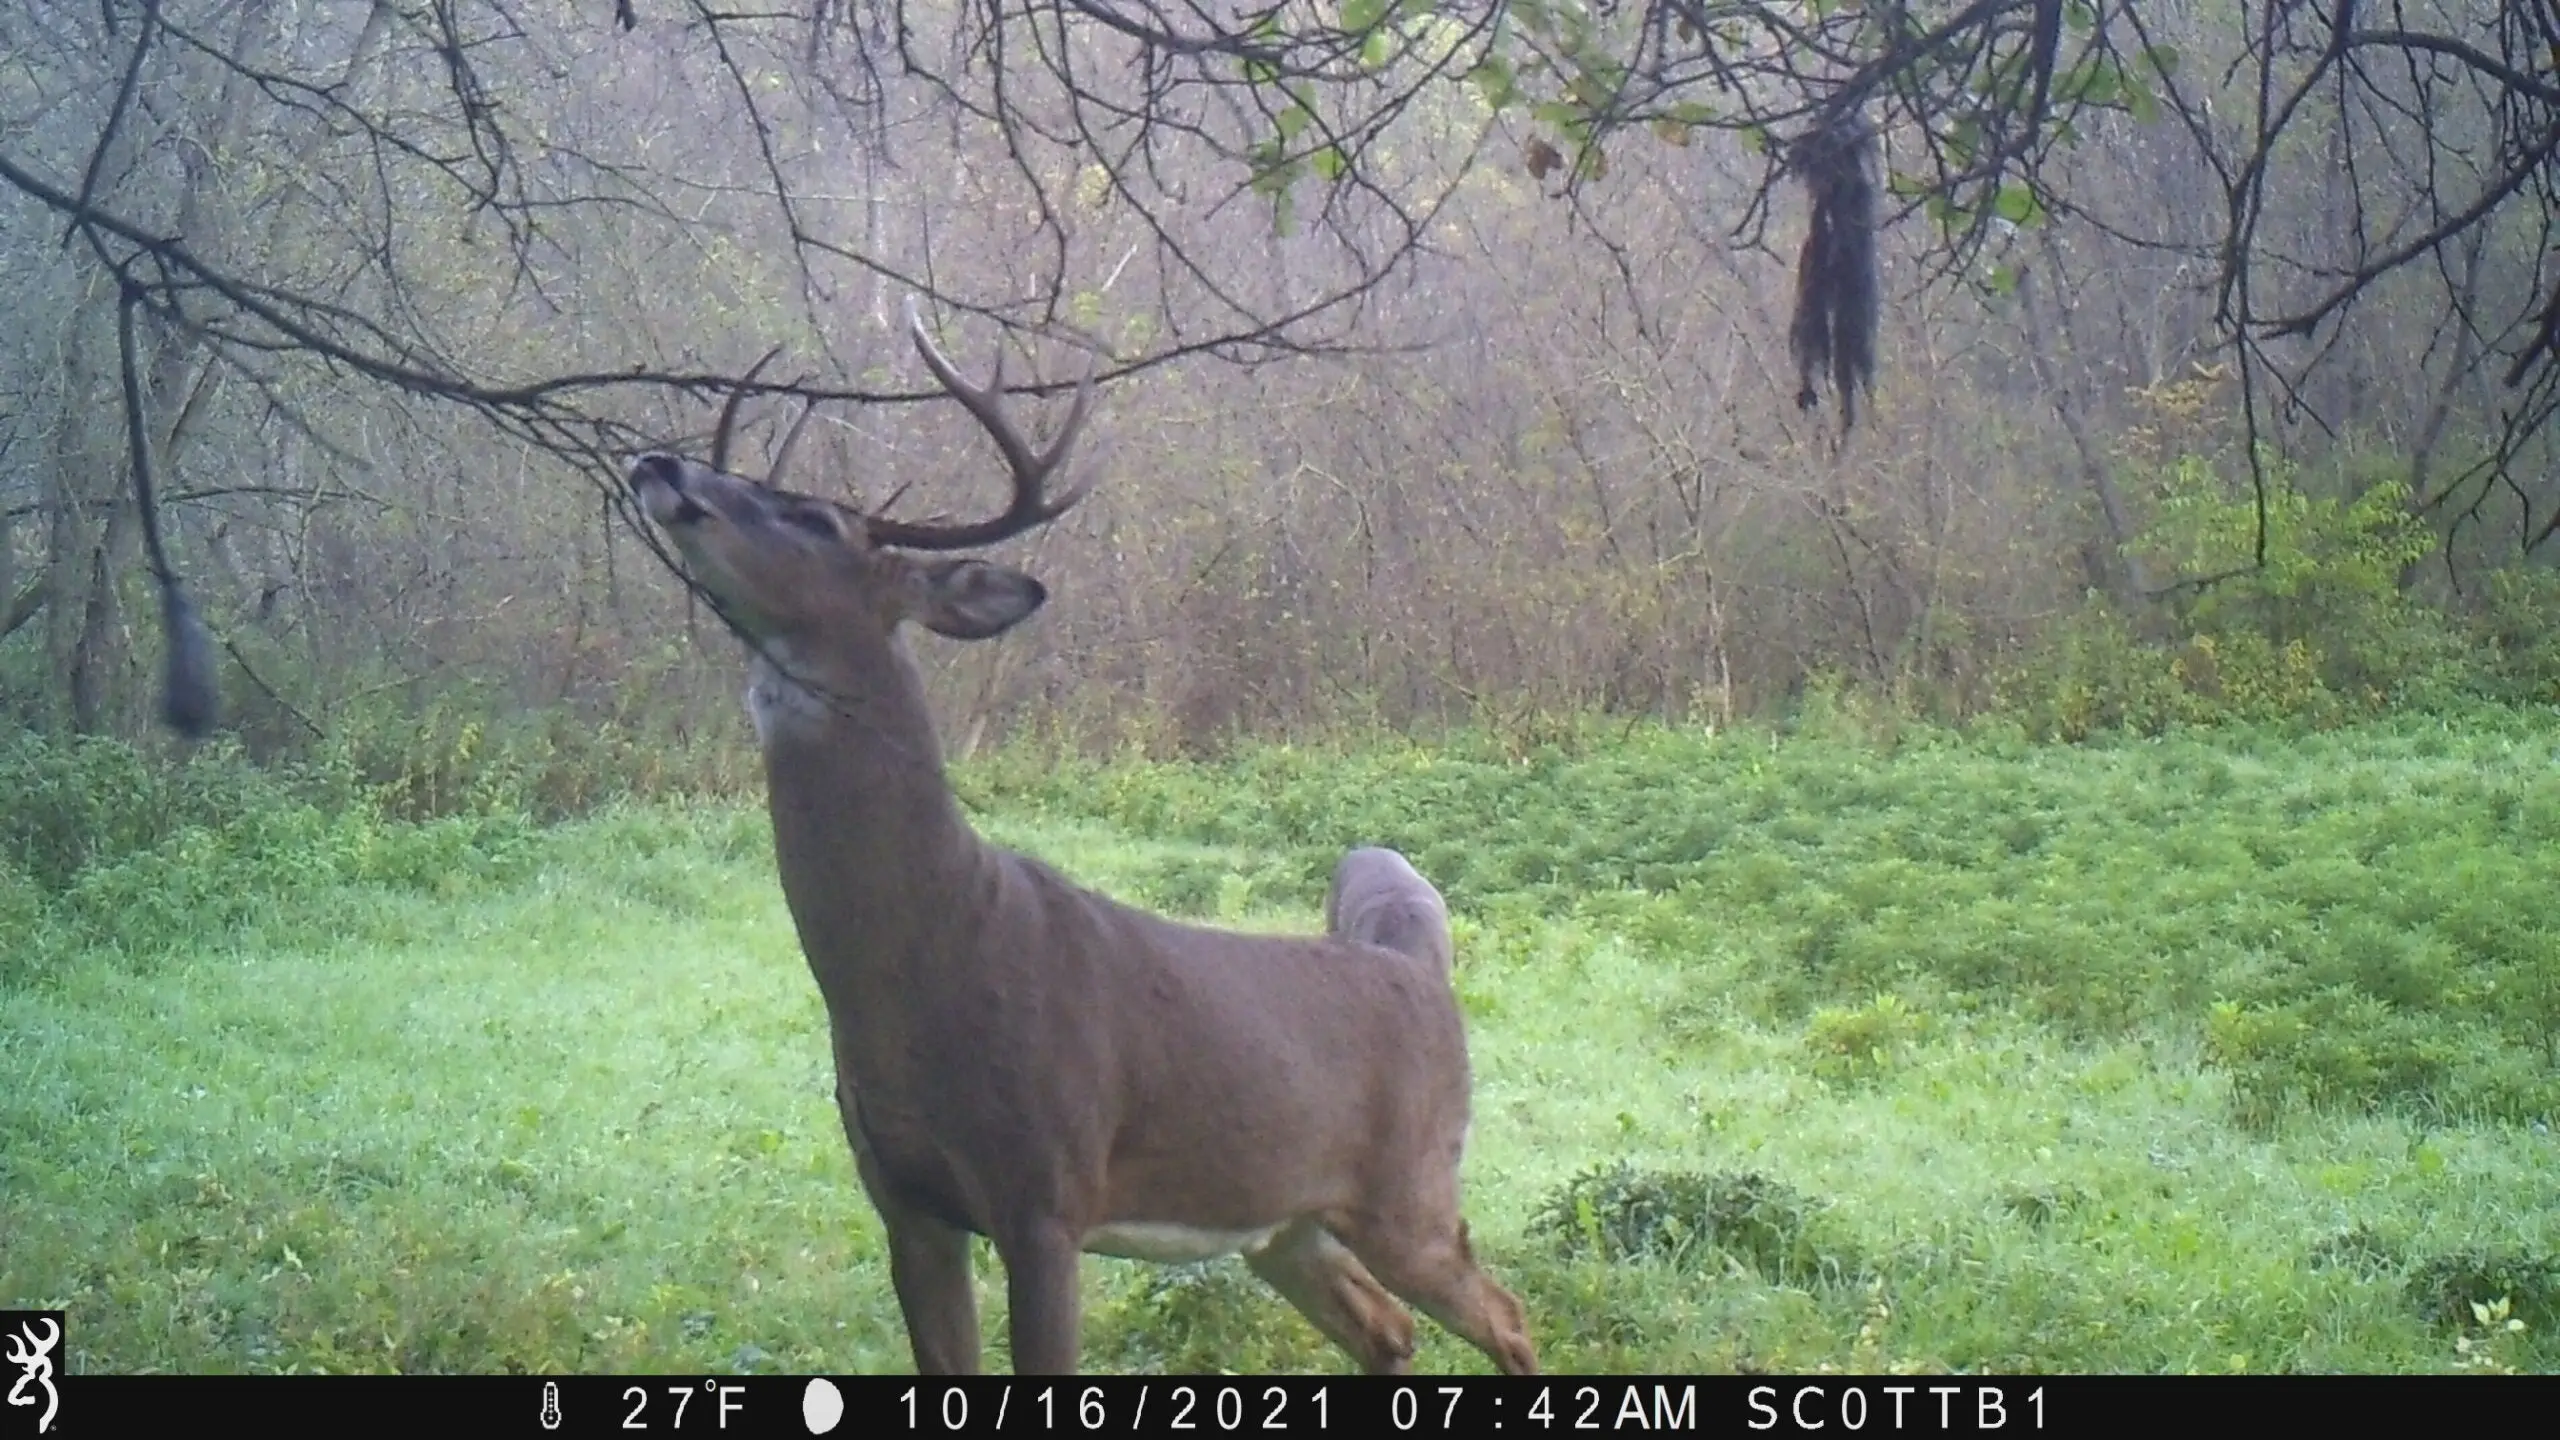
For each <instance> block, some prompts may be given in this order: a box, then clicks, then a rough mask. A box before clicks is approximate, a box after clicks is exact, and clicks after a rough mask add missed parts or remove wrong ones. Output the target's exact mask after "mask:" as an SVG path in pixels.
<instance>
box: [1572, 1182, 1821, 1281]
mask: <svg viewBox="0 0 2560 1440" xmlns="http://www.w3.org/2000/svg"><path fill="white" fill-rule="evenodd" d="M1825 1210H1826V1207H1825V1206H1824V1205H1823V1204H1822V1202H1820V1201H1817V1200H1815V1199H1813V1198H1812V1197H1810V1196H1807V1195H1805V1194H1803V1193H1802V1192H1800V1191H1798V1190H1796V1189H1794V1188H1792V1187H1790V1186H1788V1185H1786V1184H1784V1183H1783V1182H1781V1181H1777V1180H1772V1179H1770V1178H1769V1177H1767V1176H1765V1175H1762V1174H1759V1173H1757V1172H1755V1171H1743V1172H1732V1171H1714V1172H1708V1173H1700V1172H1698V1171H1693V1170H1646V1169H1639V1168H1638V1167H1636V1166H1635V1165H1633V1164H1631V1163H1629V1162H1628V1161H1626V1160H1623V1159H1621V1160H1615V1161H1611V1162H1608V1163H1606V1164H1596V1165H1593V1166H1590V1167H1588V1168H1587V1169H1585V1170H1583V1171H1582V1172H1581V1173H1580V1174H1577V1175H1575V1176H1574V1177H1573V1178H1572V1179H1570V1180H1568V1181H1566V1182H1565V1183H1564V1184H1563V1185H1562V1186H1561V1187H1559V1188H1558V1189H1556V1190H1555V1191H1553V1192H1552V1193H1550V1194H1549V1195H1548V1196H1547V1198H1546V1199H1545V1200H1544V1201H1542V1202H1541V1203H1540V1204H1539V1206H1538V1209H1537V1211H1536V1213H1535V1214H1534V1215H1533V1216H1532V1217H1531V1218H1530V1221H1529V1231H1530V1233H1531V1234H1532V1235H1537V1236H1542V1237H1544V1238H1546V1239H1548V1240H1550V1241H1551V1242H1553V1243H1554V1244H1555V1246H1556V1248H1557V1249H1558V1250H1560V1251H1561V1252H1563V1253H1564V1254H1566V1255H1568V1256H1580V1255H1596V1256H1598V1257H1599V1258H1601V1259H1604V1260H1609V1261H1613V1262H1619V1261H1629V1260H1658V1261H1662V1262H1664V1263H1667V1264H1671V1265H1675V1266H1686V1265H1693V1264H1695V1263H1696V1262H1697V1261H1698V1260H1700V1259H1701V1258H1704V1257H1705V1256H1707V1255H1710V1254H1714V1253H1718V1252H1721V1253H1723V1254H1725V1255H1729V1256H1731V1257H1732V1258H1733V1259H1734V1260H1735V1261H1737V1262H1739V1263H1740V1264H1742V1265H1744V1266H1747V1267H1748V1268H1750V1269H1751V1270H1753V1271H1755V1272H1757V1273H1758V1274H1759V1275H1760V1276H1761V1278H1763V1279H1765V1280H1767V1281H1769V1282H1770V1283H1772V1284H1779V1285H1790V1284H1803V1283H1815V1282H1820V1283H1829V1282H1833V1281H1837V1280H1839V1279H1840V1278H1842V1277H1843V1276H1844V1275H1847V1274H1849V1273H1851V1272H1853V1271H1855V1270H1856V1269H1857V1268H1858V1266H1857V1264H1856V1263H1855V1261H1854V1260H1853V1259H1852V1258H1851V1257H1850V1256H1849V1255H1848V1253H1847V1252H1846V1249H1845V1247H1841V1246H1836V1245H1826V1244H1825V1243H1824V1237H1823V1236H1822V1235H1821V1233H1820V1232H1821V1229H1822V1226H1821V1223H1820V1222H1821V1219H1822V1217H1823V1215H1824V1213H1825Z"/></svg>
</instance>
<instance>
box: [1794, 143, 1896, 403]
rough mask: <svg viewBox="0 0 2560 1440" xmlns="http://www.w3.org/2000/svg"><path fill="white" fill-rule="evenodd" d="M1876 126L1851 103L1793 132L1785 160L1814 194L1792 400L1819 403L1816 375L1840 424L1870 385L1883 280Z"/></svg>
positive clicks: (1799, 268)
mask: <svg viewBox="0 0 2560 1440" xmlns="http://www.w3.org/2000/svg"><path fill="white" fill-rule="evenodd" d="M1875 153H1876V132H1875V130H1874V128H1873V127H1872V126H1870V125H1868V124H1867V122H1866V119H1865V118H1864V117H1863V116H1861V115H1859V114H1858V113H1857V112H1856V111H1854V110H1849V111H1842V112H1840V113H1839V114H1836V115H1833V116H1831V117H1830V118H1828V119H1826V120H1824V121H1823V122H1822V123H1821V124H1819V125H1817V126H1815V127H1814V128H1813V129H1812V130H1810V131H1807V132H1806V133H1805V134H1803V135H1801V136H1799V137H1797V139H1796V142H1795V143H1794V144H1793V145H1791V146H1789V147H1788V150H1787V164H1788V166H1789V168H1791V169H1793V170H1794V171H1795V173H1796V175H1797V176H1798V178H1800V179H1802V180H1803V181H1804V188H1805V193H1806V195H1807V197H1808V198H1809V199H1811V200H1812V202H1813V207H1812V208H1813V213H1812V215H1811V216H1810V217H1809V219H1808V221H1807V224H1806V227H1805V237H1804V249H1803V251H1802V252H1801V253H1800V254H1799V255H1798V256H1797V259H1796V317H1795V324H1794V325H1793V326H1792V327H1791V328H1790V329H1789V331H1788V334H1787V340H1788V347H1789V348H1790V349H1792V350H1793V351H1794V352H1795V361H1796V373H1797V385H1798V389H1797V391H1796V408H1797V409H1799V410H1810V409H1812V408H1814V407H1815V406H1816V405H1819V404H1821V403H1822V393H1821V382H1822V381H1823V379H1824V378H1826V372H1828V378H1829V379H1830V381H1831V387H1832V389H1833V390H1834V391H1835V392H1837V393H1838V395H1839V396H1840V428H1841V429H1843V430H1846V429H1848V428H1849V427H1850V426H1852V425H1855V424H1856V423H1858V392H1859V391H1861V390H1868V389H1872V388H1874V385H1875V374H1876V320H1877V312H1878V309H1879V308H1880V305H1881V291H1882V289H1883V283H1882V281H1881V279H1880V277H1879V276H1878V274H1877V272H1876V182H1875V176H1874V175H1873V174H1872V173H1870V168H1869V167H1871V166H1872V165H1873V164H1874V163H1875Z"/></svg>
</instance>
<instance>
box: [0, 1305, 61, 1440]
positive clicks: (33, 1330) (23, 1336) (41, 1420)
mask: <svg viewBox="0 0 2560 1440" xmlns="http://www.w3.org/2000/svg"><path fill="white" fill-rule="evenodd" d="M61 1353H62V1312H61V1311H59V1310H0V1360H6V1361H8V1362H9V1363H10V1364H11V1365H14V1366H16V1367H17V1369H18V1376H17V1383H16V1384H14V1385H11V1386H10V1387H9V1404H10V1406H11V1407H12V1410H11V1412H10V1420H11V1421H12V1423H11V1425H10V1426H9V1433H11V1434H13V1435H14V1434H18V1433H21V1432H20V1431H19V1430H18V1429H17V1426H16V1424H15V1423H14V1422H15V1421H16V1420H17V1418H18V1416H19V1415H20V1414H22V1413H24V1412H23V1411H22V1410H20V1409H19V1408H18V1407H34V1408H35V1413H34V1414H33V1415H31V1416H29V1417H28V1418H30V1419H32V1420H34V1421H35V1422H36V1428H35V1433H36V1434H38V1435H44V1434H48V1433H50V1432H51V1431H52V1429H53V1412H54V1411H56V1410H58V1409H60V1408H61V1402H62V1397H61V1396H60V1395H59V1394H58V1393H56V1392H55V1390H54V1388H53V1371H54V1360H55V1358H56V1357H57V1356H59V1355H60V1354H61ZM5 1373H6V1372H4V1371H0V1374H5Z"/></svg>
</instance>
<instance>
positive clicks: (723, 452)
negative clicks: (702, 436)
mask: <svg viewBox="0 0 2560 1440" xmlns="http://www.w3.org/2000/svg"><path fill="white" fill-rule="evenodd" d="M781 353H782V347H781V346H779V345H776V346H774V347H773V348H772V349H770V350H767V351H766V352H764V358H763V359H761V360H758V361H757V362H756V363H754V364H753V365H750V366H748V367H747V373H746V374H744V375H741V376H739V377H738V383H737V384H735V385H732V386H730V387H729V401H728V403H727V404H725V405H722V406H721V407H720V428H719V429H717V430H714V431H712V432H711V468H712V469H714V470H723V471H725V470H727V469H728V468H729V440H730V438H731V435H732V433H733V432H734V431H735V430H736V428H737V424H738V405H739V403H740V402H742V401H744V400H745V399H746V398H747V387H748V386H750V385H753V384H754V383H756V377H757V376H758V375H761V374H763V373H764V367H766V366H767V365H770V364H772V363H773V357H775V356H776V355H779V354H781ZM802 418H803V419H806V418H807V417H805V416H804V417H802Z"/></svg>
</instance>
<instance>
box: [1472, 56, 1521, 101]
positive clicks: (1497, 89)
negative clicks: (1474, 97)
mask: <svg viewBox="0 0 2560 1440" xmlns="http://www.w3.org/2000/svg"><path fill="white" fill-rule="evenodd" d="M1468 75H1469V78H1471V79H1473V80H1474V81H1475V82H1476V92H1477V93H1478V94H1480V95H1482V96H1484V103H1485V108H1486V109H1488V110H1493V111H1496V112H1499V111H1500V110H1501V109H1502V108H1503V107H1504V106H1507V105H1509V104H1510V103H1511V102H1512V101H1514V100H1517V99H1519V98H1520V82H1519V81H1518V80H1516V79H1514V78H1513V77H1512V74H1511V62H1510V61H1508V60H1505V59H1503V58H1502V57H1501V56H1499V55H1487V56H1485V57H1484V59H1482V60H1480V61H1478V62H1476V68H1475V69H1474V70H1472V71H1470V72H1468Z"/></svg>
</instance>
